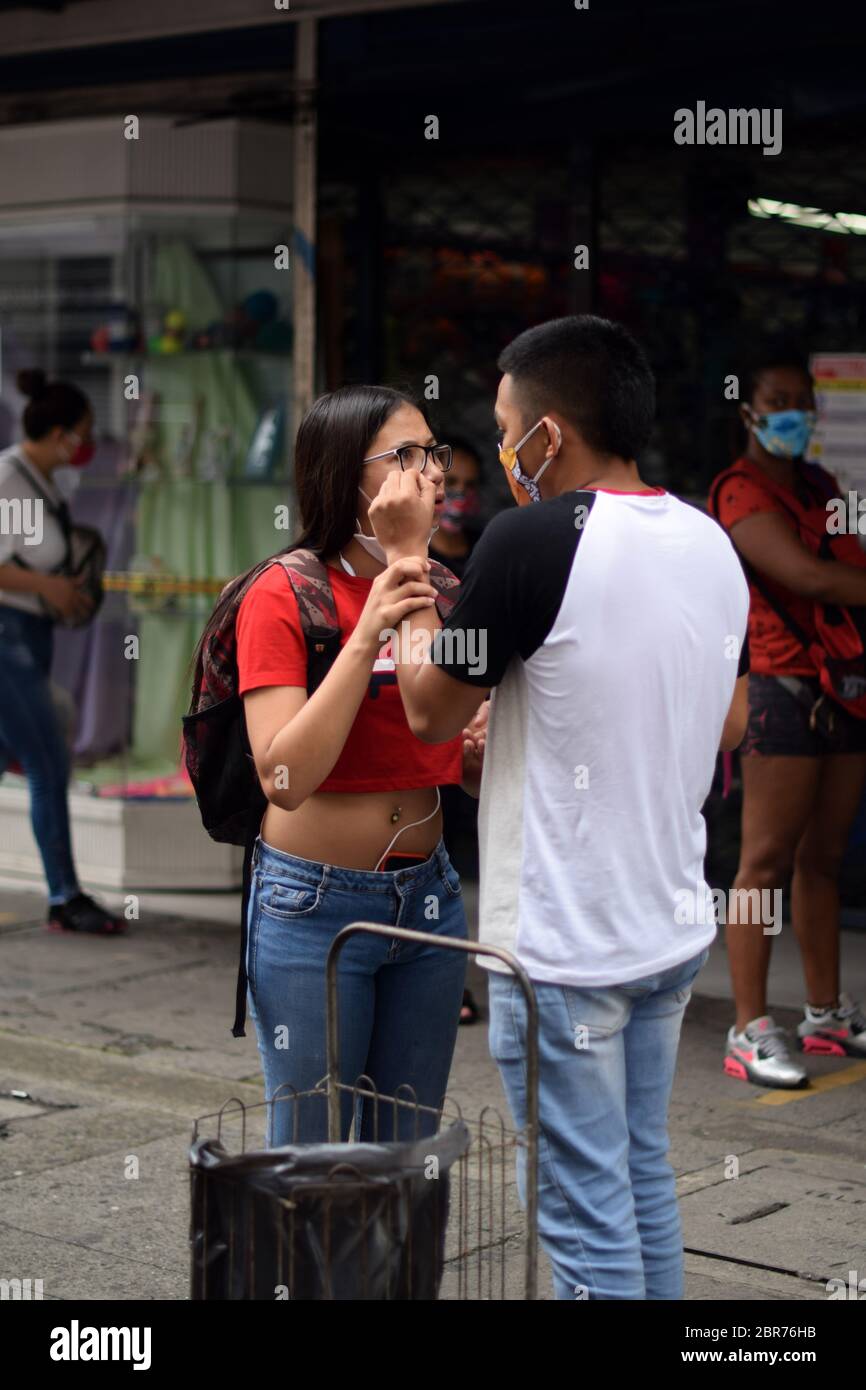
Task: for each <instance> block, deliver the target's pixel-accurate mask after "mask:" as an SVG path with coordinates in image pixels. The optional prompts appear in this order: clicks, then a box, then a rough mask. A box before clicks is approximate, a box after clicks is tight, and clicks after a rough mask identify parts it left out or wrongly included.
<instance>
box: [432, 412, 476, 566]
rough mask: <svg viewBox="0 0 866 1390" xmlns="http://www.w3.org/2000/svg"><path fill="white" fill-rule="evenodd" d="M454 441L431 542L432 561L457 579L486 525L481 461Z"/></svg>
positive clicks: (462, 443)
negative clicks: (482, 511)
mask: <svg viewBox="0 0 866 1390" xmlns="http://www.w3.org/2000/svg"><path fill="white" fill-rule="evenodd" d="M448 437H449V439H450V440H451V450H452V453H451V468H450V470H449V472H448V473H447V474H446V475H445V479H444V482H445V496H444V498H443V500H442V502H441V503H440V505H439V506H438V507H437V510H436V524H437V527H438V529H437V530H436V531H435V532H434V534H433V536H432V538H431V540H430V550H429V554H430V558H431V560H438V561H439V563H440V564H442V565H447V567H448V569H450V570H451V572H452V574H456V575H457V578H458V579H462V578H463V571H464V570H465V568H466V562H467V560H468V559H469V556H470V555H471V554H472V550H473V548H474V546H475V542H476V541H477V540H478V537H479V536H480V535H481V532H482V530H483V526H484V523H483V521H482V516H481V492H480V488H481V460H480V458H479V456H478V453H477V451H476V449H475V447H474V446H473V445H472V444H470V443H469V441H468V440H465V439H458V438H455V437H454V435H452V434H449V436H448Z"/></svg>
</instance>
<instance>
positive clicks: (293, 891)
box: [256, 876, 322, 922]
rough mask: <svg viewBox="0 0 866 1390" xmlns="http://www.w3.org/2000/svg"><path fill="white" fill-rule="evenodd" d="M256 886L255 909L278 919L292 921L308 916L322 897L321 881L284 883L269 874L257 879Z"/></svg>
mask: <svg viewBox="0 0 866 1390" xmlns="http://www.w3.org/2000/svg"><path fill="white" fill-rule="evenodd" d="M256 887H257V892H256V909H257V911H259V912H263V913H264V914H265V915H266V916H267V917H275V918H276V919H277V920H278V921H287V922H293V921H294V920H295V919H296V918H297V917H308V916H309V915H310V914H311V913H313V912H315V910H316V908H317V907H318V906H319V903H320V902H321V898H322V884H321V881H320V882H319V883H318V884H316V883H303V882H300V881H295V882H294V883H291V882H286V883H284V882H282V881H281V880H280V879H278V878H271V877H270V876H269V877H267V878H262V879H260V880H257V885H256Z"/></svg>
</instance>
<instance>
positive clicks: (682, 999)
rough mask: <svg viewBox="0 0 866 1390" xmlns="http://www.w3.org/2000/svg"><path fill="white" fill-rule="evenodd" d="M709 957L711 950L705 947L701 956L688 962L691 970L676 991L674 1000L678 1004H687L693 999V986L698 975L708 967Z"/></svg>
mask: <svg viewBox="0 0 866 1390" xmlns="http://www.w3.org/2000/svg"><path fill="white" fill-rule="evenodd" d="M709 955H710V948H709V946H705V947H704V949H703V950H702V951H701V953H700V955H697V956H695V958H694V960H692V961H689V962H688V964H689V965H690V966H691V970H690V971H689V973H688V975H687V976H686V978H685V980H684V981H681V983H680V984H679V985H678V987H677V988H676V989H675V990H674V998H675V999H676V1001H677V1003H678V1004H687V1003H688V1002H689V1000H690V999H691V997H692V985H693V984H694V982H695V980H696V979H697V977H698V975H699V974H700V973H701V971H702V970H703V968H704V966H705V965H706V963H707V960H708V959H709Z"/></svg>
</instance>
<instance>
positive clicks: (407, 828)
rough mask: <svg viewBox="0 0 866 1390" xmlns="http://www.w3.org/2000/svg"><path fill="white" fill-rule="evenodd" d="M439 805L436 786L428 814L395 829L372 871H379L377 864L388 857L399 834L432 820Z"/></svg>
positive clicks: (440, 798)
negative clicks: (395, 832)
mask: <svg viewBox="0 0 866 1390" xmlns="http://www.w3.org/2000/svg"><path fill="white" fill-rule="evenodd" d="M441 805H442V797H441V796H440V795H439V788H438V787H437V788H436V805H435V806H434V807H433V810H432V811H431V812H430V814H429V816H425V817H424V818H423V820H412V821H410V822H409V824H408V825H404V826H403V827H402V829H400V830H398V831H397V834H396V835H395V836H394V838H393V840H391V842H390V844H389V845H388V848H387V849H386V850H385V853H384V854H381V855H380V856H379V858H378V860H377V861H376V867H375V869H374V870H373V872H374V873H378V871H379V865H380V864H381V863H382V860H383V859H387V858H388V855H389V854H390V853H391V850H392V849H393V848H394V846H395V845H396V843H397V841H398V840H399V838H400V836H401V835H403V834H405V832H406V831H407V830H412V829H414V827H415V826H416V825H426V823H427V821H428V820H432V819H433V817H434V816H435V815H436V812H437V811H438V810H439V807H440V806H441Z"/></svg>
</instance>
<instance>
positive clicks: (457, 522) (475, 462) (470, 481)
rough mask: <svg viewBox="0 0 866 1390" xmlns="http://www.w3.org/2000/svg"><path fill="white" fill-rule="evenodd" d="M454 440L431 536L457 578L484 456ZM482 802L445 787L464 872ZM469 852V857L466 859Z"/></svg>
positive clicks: (436, 555) (446, 831)
mask: <svg viewBox="0 0 866 1390" xmlns="http://www.w3.org/2000/svg"><path fill="white" fill-rule="evenodd" d="M448 437H449V439H450V440H451V469H450V471H449V472H448V473H446V475H445V497H444V500H443V501H442V502H441V503H440V505H439V506H438V507H437V509H436V522H437V525H438V530H437V531H436V532H435V533H434V535H433V537H432V538H431V541H430V548H429V555H430V558H431V560H438V561H439V563H440V564H442V565H446V566H447V567H448V569H450V570H451V571H452V573H453V574H456V575H457V578H458V579H461V578H462V577H463V571H464V570H465V568H466V562H467V560H468V559H469V556H470V555H471V554H472V550H473V548H474V546H475V543H476V541H477V540H478V537H479V536H480V535H481V532H482V530H483V525H484V524H483V521H482V517H481V495H480V484H481V459H480V458H479V456H478V453H477V451H476V449H475V447H474V446H473V445H472V444H470V443H469V441H468V440H465V439H460V438H455V436H454V435H453V434H449V436H448ZM477 812H478V802H477V800H476V799H475V797H473V796H469V794H468V793H467V792H465V791H464V790H463V788H462V787H457V786H451V787H443V788H442V822H443V825H442V838H443V839H444V841H445V843H446V845H447V846H448V850H449V853H450V854H451V857H452V859H456V860H457V863H458V868H459V869H460V872H461V873H462V874H464V876H465V874H466V872H467V870H468V867H469V865H470V864H471V867H472V870H473V871H475V870H476V868H477V862H478V859H477V834H478V830H477V824H478V822H477ZM464 856H465V861H464ZM479 1017H480V1010H479V1008H478V1004H477V1003H476V1001H475V998H474V996H473V994H472V991H471V990H469V989H467V990H464V991H463V1005H462V1008H461V1010H460V1023H461V1024H462V1025H463V1026H464V1027H465V1026H468V1025H469V1024H472V1023H477V1021H478V1019H479Z"/></svg>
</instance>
